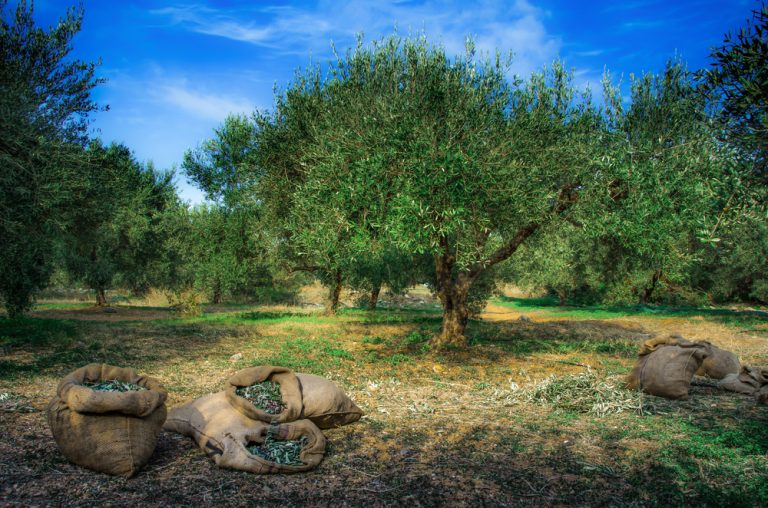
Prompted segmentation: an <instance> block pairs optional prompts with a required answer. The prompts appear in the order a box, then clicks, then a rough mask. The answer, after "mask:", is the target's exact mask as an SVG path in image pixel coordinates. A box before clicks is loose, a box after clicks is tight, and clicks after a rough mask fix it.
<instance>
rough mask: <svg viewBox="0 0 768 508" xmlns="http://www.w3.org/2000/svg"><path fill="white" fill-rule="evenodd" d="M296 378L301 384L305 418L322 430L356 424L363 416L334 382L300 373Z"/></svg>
mask: <svg viewBox="0 0 768 508" xmlns="http://www.w3.org/2000/svg"><path fill="white" fill-rule="evenodd" d="M296 377H297V378H299V383H300V384H301V396H302V401H303V404H304V413H303V416H304V418H307V419H308V420H312V422H313V423H314V424H315V425H317V426H318V427H320V428H321V429H330V428H333V427H340V426H342V425H347V424H349V423H354V422H356V421H358V420H359V419H360V417H361V416H363V411H362V410H361V409H360V408H359V407H357V405H356V404H355V403H354V402H352V399H350V398H349V397H348V396H347V394H346V393H344V391H343V390H342V389H341V388H339V387H338V386H337V385H336V383H334V382H333V381H330V380H328V379H325V378H323V377H320V376H315V375H314V374H303V373H298V374H296Z"/></svg>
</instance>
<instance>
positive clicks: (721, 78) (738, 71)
mask: <svg viewBox="0 0 768 508" xmlns="http://www.w3.org/2000/svg"><path fill="white" fill-rule="evenodd" d="M710 56H711V58H712V60H713V62H712V68H711V69H709V70H707V71H705V72H703V73H702V77H703V78H704V85H705V87H706V88H707V89H708V90H709V91H711V92H715V93H716V94H717V96H716V97H715V99H716V100H719V101H720V103H721V105H722V112H721V118H722V120H723V121H724V127H725V130H726V133H727V136H726V138H727V140H728V141H729V142H730V143H733V144H734V145H736V146H737V147H738V148H739V149H740V150H742V154H743V156H744V157H745V159H746V160H747V163H748V164H749V166H751V171H750V174H749V176H748V179H749V180H752V181H754V182H755V183H758V184H760V185H762V186H765V185H768V65H766V64H765V62H766V61H768V6H766V5H765V4H764V3H761V5H760V7H759V8H758V9H756V10H754V11H753V16H752V20H748V21H747V23H746V25H745V26H744V27H742V28H741V29H740V30H739V31H738V32H736V33H735V34H732V33H727V34H726V35H725V40H724V44H723V45H722V46H720V47H717V48H715V49H714V50H713V51H712V53H711V55H710Z"/></svg>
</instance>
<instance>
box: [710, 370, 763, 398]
mask: <svg viewBox="0 0 768 508" xmlns="http://www.w3.org/2000/svg"><path fill="white" fill-rule="evenodd" d="M766 385H768V369H764V368H760V367H747V366H744V367H742V368H741V370H740V371H739V373H738V374H728V375H727V376H725V377H724V378H723V379H722V380H721V381H720V382H719V383H718V384H717V386H718V388H722V389H723V390H728V391H729V392H736V393H743V394H745V395H756V394H758V393H759V392H760V391H761V390H762V388H763V387H764V386H766Z"/></svg>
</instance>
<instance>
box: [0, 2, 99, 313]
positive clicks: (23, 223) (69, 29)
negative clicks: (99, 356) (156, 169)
mask: <svg viewBox="0 0 768 508" xmlns="http://www.w3.org/2000/svg"><path fill="white" fill-rule="evenodd" d="M82 17H83V11H82V9H70V10H69V11H67V13H66V15H65V16H64V17H63V18H62V19H61V20H60V21H59V23H58V24H56V25H55V26H54V27H51V28H50V29H49V30H47V31H46V30H44V29H42V28H38V27H36V26H35V22H34V17H33V12H32V7H31V6H28V5H27V2H26V1H23V0H22V1H20V2H19V3H18V4H17V7H16V9H15V10H12V9H8V8H7V2H6V1H5V0H3V1H2V2H0V47H2V56H1V57H0V110H2V115H0V133H2V134H0V217H2V220H0V238H2V243H3V248H2V249H0V266H2V267H3V270H2V271H0V296H1V297H2V299H3V301H4V303H5V306H6V310H7V311H8V314H9V315H11V316H15V315H18V314H20V313H22V312H24V311H25V310H27V309H28V308H29V307H30V305H31V303H32V298H33V296H34V294H35V293H36V292H37V291H39V290H40V289H41V288H43V287H44V286H45V285H46V283H47V281H48V278H49V277H50V274H51V271H52V268H51V263H52V259H53V253H54V250H55V249H54V240H55V238H56V236H57V234H58V233H59V232H60V230H61V227H62V225H63V222H64V221H65V219H66V211H67V209H68V205H69V199H70V198H71V196H72V193H73V189H71V188H70V182H73V181H77V179H78V169H79V167H80V161H81V159H82V144H83V143H84V142H85V139H86V134H87V132H86V131H87V117H88V114H89V113H91V112H93V111H96V110H97V109H98V107H97V105H96V104H95V103H94V102H93V101H92V100H91V98H90V93H91V91H92V89H93V88H94V87H95V86H97V85H98V84H99V83H100V82H101V81H102V80H100V79H97V78H95V76H94V72H95V64H93V63H86V62H82V61H79V60H72V59H70V58H69V56H68V55H69V53H70V51H71V49H72V47H71V41H72V38H73V37H74V36H75V34H76V33H77V32H78V31H79V30H80V26H81V22H82Z"/></svg>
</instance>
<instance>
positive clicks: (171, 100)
mask: <svg viewBox="0 0 768 508" xmlns="http://www.w3.org/2000/svg"><path fill="white" fill-rule="evenodd" d="M152 94H153V95H154V97H155V98H156V99H158V100H160V101H163V102H165V103H167V104H169V105H171V106H175V107H178V108H181V109H182V110H184V111H186V112H187V113H191V114H193V115H195V116H197V117H199V118H202V119H206V120H214V121H221V120H223V119H224V118H225V117H226V116H227V115H228V114H230V113H250V112H252V111H253V110H254V105H253V104H252V103H251V102H249V101H247V100H245V99H241V98H236V97H227V96H224V95H218V94H215V93H206V92H203V91H200V90H195V89H193V88H190V87H189V85H188V83H187V82H186V80H180V81H177V82H169V83H163V84H161V85H159V86H157V87H156V88H154V89H153V91H152Z"/></svg>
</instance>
